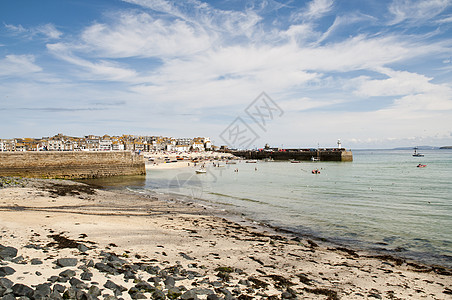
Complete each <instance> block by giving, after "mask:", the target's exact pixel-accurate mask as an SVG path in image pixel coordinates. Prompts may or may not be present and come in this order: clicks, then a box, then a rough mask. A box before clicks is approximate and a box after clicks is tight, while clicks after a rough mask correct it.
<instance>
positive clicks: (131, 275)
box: [124, 270, 137, 280]
mask: <svg viewBox="0 0 452 300" xmlns="http://www.w3.org/2000/svg"><path fill="white" fill-rule="evenodd" d="M124 279H133V280H135V279H137V277H136V276H135V274H134V273H133V272H132V271H129V270H127V271H125V272H124Z"/></svg>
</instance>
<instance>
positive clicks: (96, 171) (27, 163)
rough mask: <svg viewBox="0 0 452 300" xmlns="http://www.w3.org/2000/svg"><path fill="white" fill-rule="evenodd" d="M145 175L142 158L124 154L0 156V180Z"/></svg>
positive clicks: (18, 153)
mask: <svg viewBox="0 0 452 300" xmlns="http://www.w3.org/2000/svg"><path fill="white" fill-rule="evenodd" d="M145 174H146V168H145V163H144V159H143V157H142V156H140V155H136V154H133V153H131V152H128V151H118V152H116V151H115V152H78V151H77V152H76V151H68V152H53V151H49V152H47V151H40V152H0V176H17V177H34V178H64V179H76V178H98V177H108V176H120V175H145Z"/></svg>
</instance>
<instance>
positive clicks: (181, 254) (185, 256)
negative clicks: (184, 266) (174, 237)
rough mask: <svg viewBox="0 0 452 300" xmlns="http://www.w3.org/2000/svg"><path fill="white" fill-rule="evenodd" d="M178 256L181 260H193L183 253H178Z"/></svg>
mask: <svg viewBox="0 0 452 300" xmlns="http://www.w3.org/2000/svg"><path fill="white" fill-rule="evenodd" d="M179 255H180V256H182V257H183V258H185V259H186V260H194V258H193V257H190V256H188V255H187V254H185V253H183V252H179Z"/></svg>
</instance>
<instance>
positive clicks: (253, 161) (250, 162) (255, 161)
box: [246, 160, 257, 164]
mask: <svg viewBox="0 0 452 300" xmlns="http://www.w3.org/2000/svg"><path fill="white" fill-rule="evenodd" d="M246 163H247V164H255V163H257V160H247V161H246Z"/></svg>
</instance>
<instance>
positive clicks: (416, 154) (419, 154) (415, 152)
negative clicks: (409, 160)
mask: <svg viewBox="0 0 452 300" xmlns="http://www.w3.org/2000/svg"><path fill="white" fill-rule="evenodd" d="M417 149H418V148H417V147H414V153H413V156H415V157H424V154H421V153H419V152H417Z"/></svg>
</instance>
